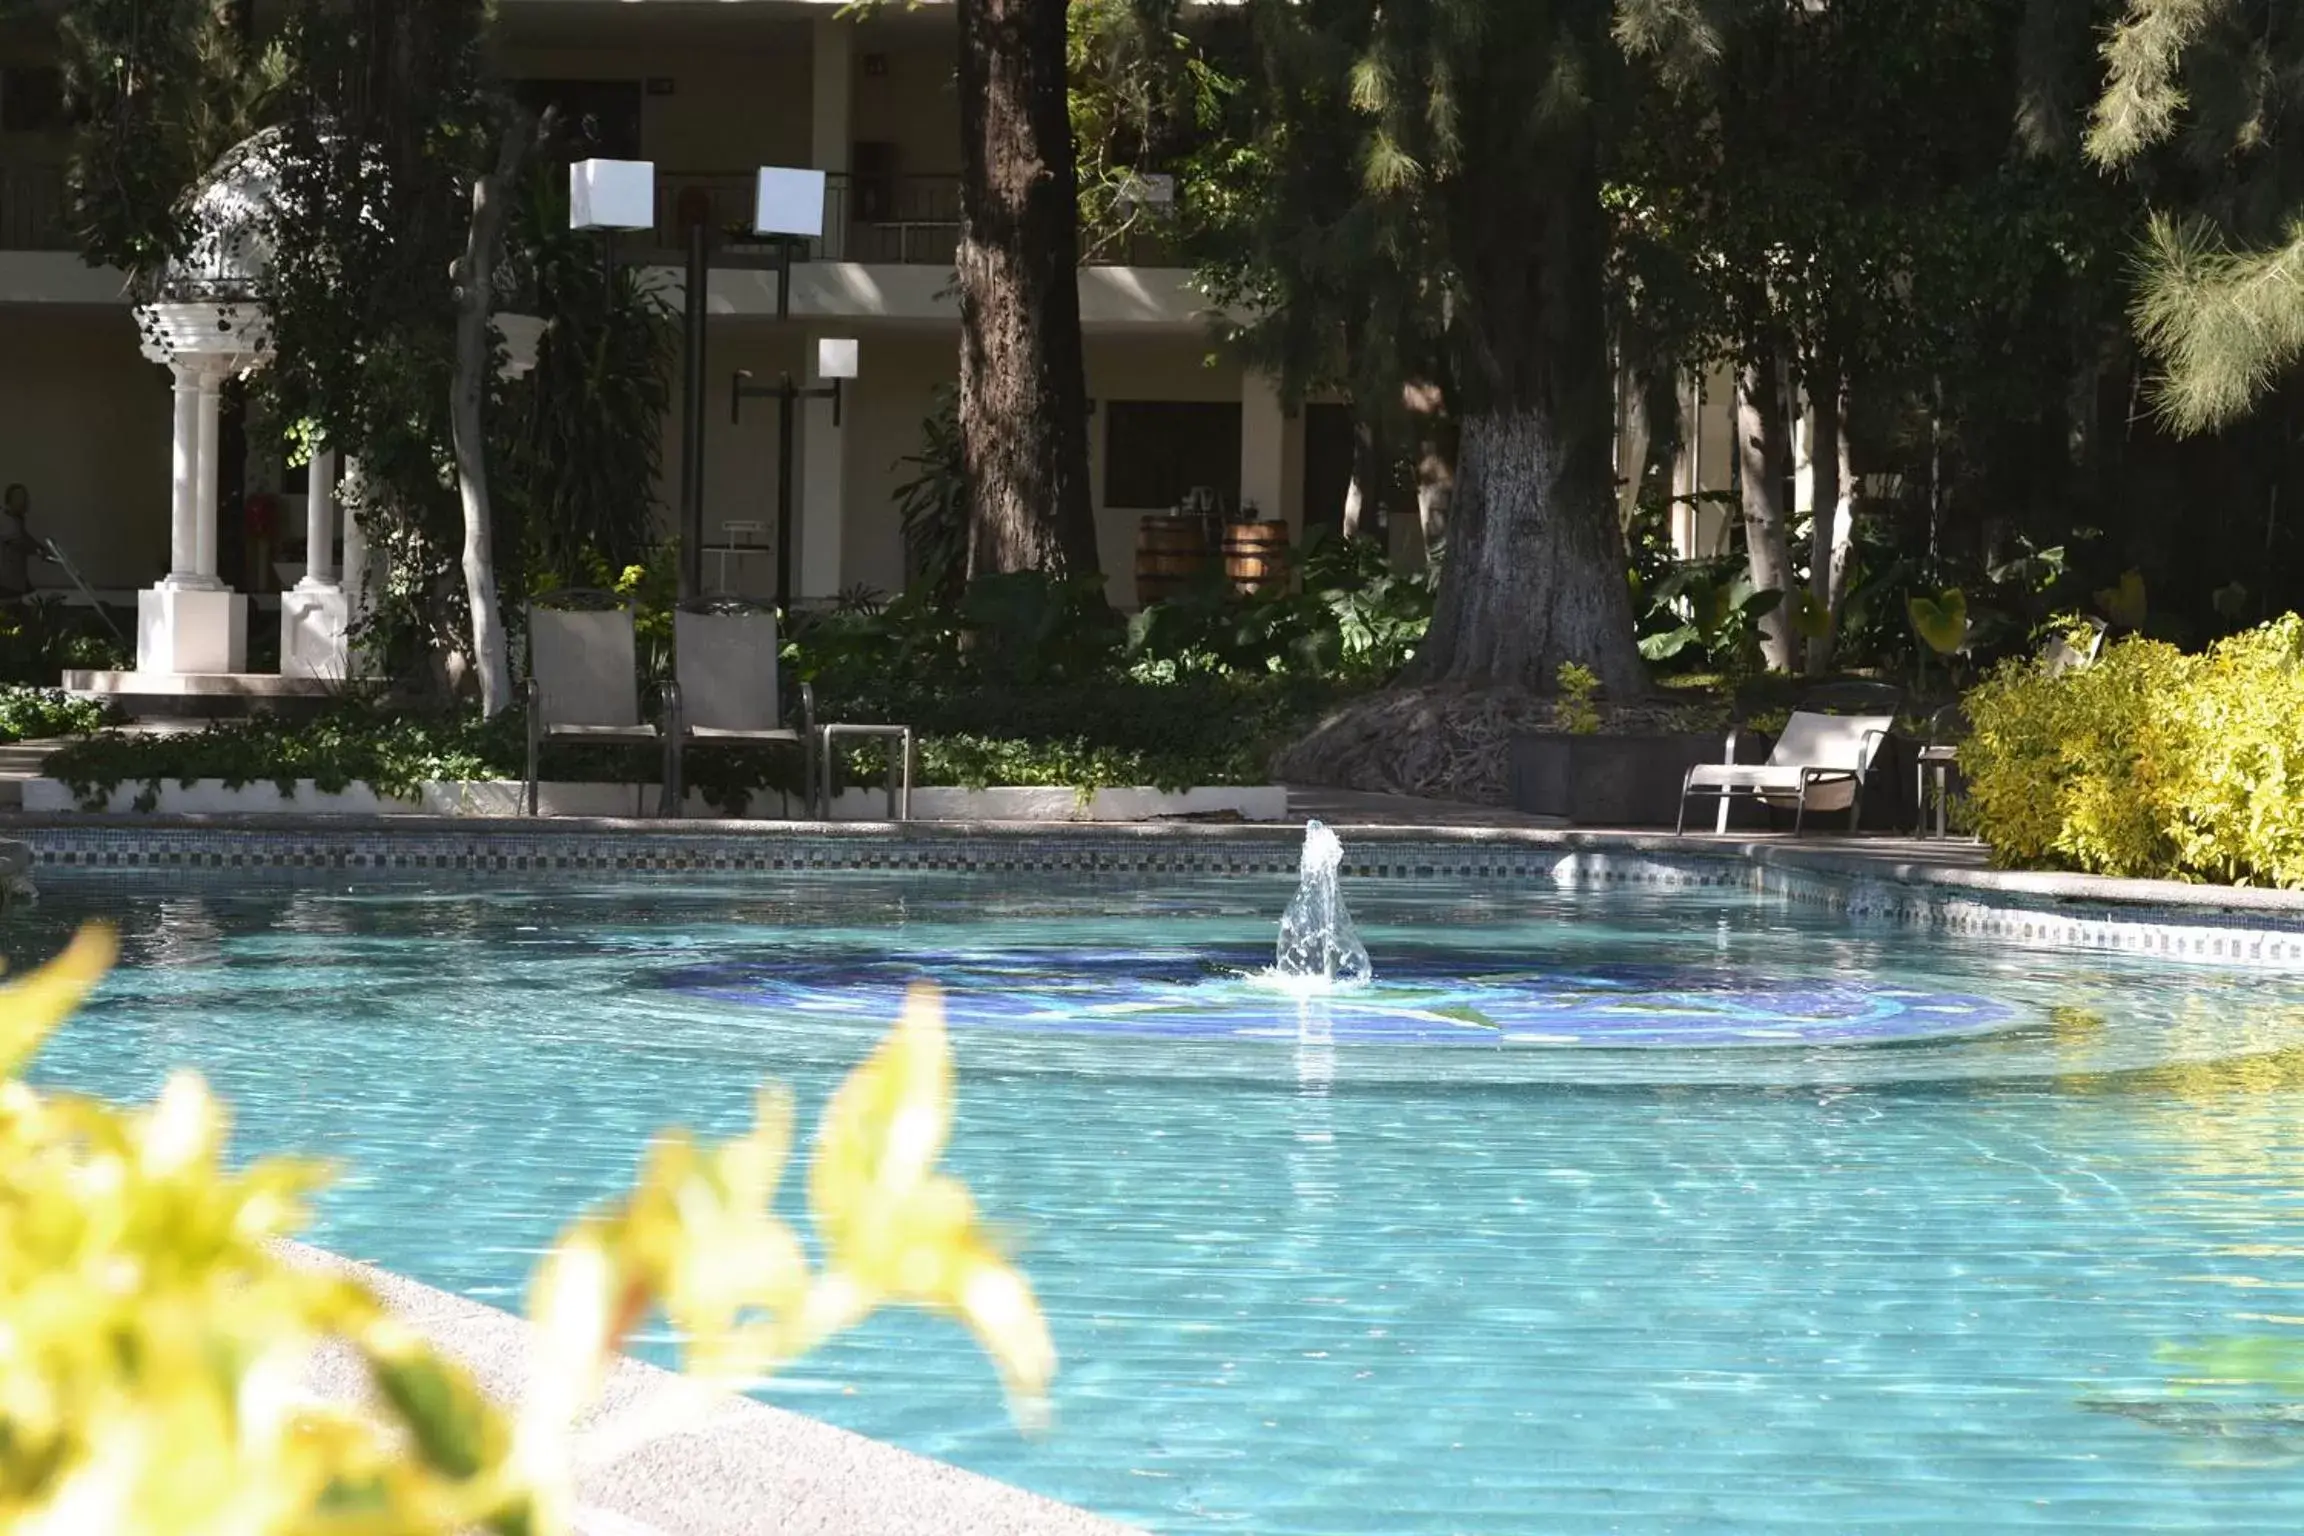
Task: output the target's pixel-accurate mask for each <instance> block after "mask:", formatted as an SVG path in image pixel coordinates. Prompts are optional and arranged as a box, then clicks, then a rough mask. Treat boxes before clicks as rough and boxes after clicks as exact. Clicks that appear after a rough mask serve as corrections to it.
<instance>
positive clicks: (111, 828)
mask: <svg viewBox="0 0 2304 1536" xmlns="http://www.w3.org/2000/svg"><path fill="white" fill-rule="evenodd" d="M1336 830H1337V831H1338V832H1339V833H1340V834H1342V835H1344V836H1345V837H1346V839H1347V844H1346V867H1347V869H1351V868H1353V867H1354V866H1355V865H1363V864H1366V863H1367V862H1369V861H1366V860H1364V859H1355V858H1354V857H1353V856H1352V853H1353V850H1354V849H1355V848H1376V849H1382V850H1386V851H1392V850H1398V849H1404V848H1421V847H1427V846H1428V847H1431V848H1434V849H1452V850H1463V851H1471V850H1483V851H1495V850H1526V851H1528V852H1532V853H1533V852H1552V853H1562V854H1573V853H1595V854H1631V855H1640V856H1647V857H1661V858H1681V859H1690V858H1692V859H1702V860H1708V861H1722V862H1730V863H1742V864H1746V865H1750V866H1753V867H1756V868H1759V869H1776V870H1783V871H1787V872H1796V873H1802V874H1810V875H1822V876H1828V877H1837V878H1840V879H1844V880H1848V881H1851V882H1869V883H1874V884H1887V885H1892V886H1897V887H1904V888H1910V889H1913V890H1943V891H1951V892H1960V893H1966V894H1970V895H1974V896H1979V897H2001V898H2011V897H2013V898H2019V899H2022V900H2024V901H2026V902H2041V903H2048V904H2051V905H2053V906H2070V905H2073V904H2085V905H2088V906H2092V907H2102V908H2108V909H2113V910H2119V909H2123V908H2152V909H2158V910H2161V911H2182V912H2193V913H2199V914H2202V915H2208V914H2229V915H2241V914H2246V915H2248V916H2253V917H2264V918H2275V919H2280V918H2285V919H2292V920H2294V921H2296V922H2298V923H2299V924H2304V891H2285V890H2276V889H2267V888H2260V887H2248V886H2213V885H2196V884H2188V883H2185V882H2181V881H2174V880H2128V879H2116V878H2112V877H2109V876H2103V875H2086V874H2074V873H2060V872H2040V871H2018V870H1998V869H1990V868H1983V867H1977V866H1975V865H1973V864H1968V863H1960V862H1953V861H1951V860H1950V859H1945V860H1941V861H1940V860H1936V859H1931V858H1928V857H1927V856H1926V855H1925V854H1924V853H1922V852H1919V851H1918V850H1919V849H1920V848H1921V847H1922V845H1919V844H1916V843H1915V842H1914V841H1912V840H1909V839H1874V838H1865V837H1853V838H1830V839H1826V838H1816V839H1810V840H1800V841H1795V840H1792V839H1789V838H1784V837H1753V836H1739V835H1736V834H1691V835H1674V834H1671V833H1664V832H1641V831H1610V830H1598V829H1580V828H1574V829H1572V828H1556V827H1467V826H1439V825H1416V824H1384V825H1373V824H1363V825H1354V824H1351V823H1341V822H1340V823H1338V824H1337V828H1336ZM135 832H144V833H150V834H155V835H165V836H166V837H168V838H169V840H170V841H171V843H173V844H176V845H178V846H180V847H190V846H194V845H196V844H197V843H198V842H199V841H200V840H201V839H200V836H199V835H200V834H207V835H208V836H209V837H212V838H213V839H215V842H216V845H217V847H216V849H209V850H204V851H208V852H214V851H217V850H218V849H223V848H229V847H231V846H232V844H233V843H234V842H235V841H237V840H241V839H254V838H260V837H264V836H270V837H274V838H286V839H290V840H295V841H300V842H304V843H307V844H309V845H311V847H312V851H313V852H314V853H320V852H322V851H323V850H337V851H343V850H348V849H351V848H353V847H355V846H356V845H359V844H362V843H375V842H399V841H430V842H439V843H447V844H454V843H463V844H466V845H468V848H469V850H470V853H468V854H467V855H466V856H470V854H472V853H480V852H482V850H483V849H484V848H485V846H486V845H488V844H491V843H495V842H499V841H504V840H512V839H518V840H538V839H544V840H552V839H566V840H569V841H573V842H607V843H616V842H626V841H628V842H629V843H630V844H631V845H632V846H633V847H634V848H636V849H637V848H647V847H650V846H655V847H670V846H674V845H678V844H681V843H684V842H707V843H710V842H728V841H730V840H736V841H741V842H742V843H744V844H746V845H747V846H758V847H771V846H774V845H777V844H786V845H791V844H799V843H829V844H834V845H841V844H847V845H870V846H874V847H895V848H905V849H914V850H918V849H924V848H934V847H937V846H940V845H946V846H948V845H958V846H961V847H975V848H991V847H999V846H1002V845H1013V844H1019V843H1031V842H1056V843H1063V842H1067V841H1070V842H1075V843H1079V844H1087V845H1095V844H1104V843H1120V844H1125V845H1129V846H1131V847H1134V848H1137V849H1143V850H1156V849H1163V848H1168V849H1184V848H1189V847H1192V846H1195V845H1198V846H1213V847H1235V848H1236V847H1240V846H1242V845H1246V846H1254V847H1257V848H1260V849H1278V850H1286V851H1292V850H1293V849H1294V847H1295V846H1296V844H1297V842H1298V841H1299V840H1300V839H1301V837H1302V835H1303V834H1302V824H1301V823H1300V822H1296V821H1287V822H1278V823H1272V822H1251V823H1210V822H1192V821H1160V822H1077V821H1045V822H1018V821H999V822H983V821H976V822H970V821H946V822H923V821H912V822H885V821H833V822H800V821H750V820H718V819H713V820H707V819H703V818H686V819H682V820H679V821H673V822H665V821H661V820H653V819H649V820H641V819H632V818H611V817H549V818H524V817H464V816H406V815H391V816H350V815H347V816H333V815H331V816H313V815H301V814H294V813H280V814H271V813H244V814H212V815H135V814H100V813H99V814H92V813H54V814H42V813H27V814H22V815H18V816H14V817H10V818H7V819H6V820H5V821H4V822H0V836H12V837H15V838H17V839H19V840H21V841H23V842H25V843H28V844H30V845H31V847H32V849H33V855H34V857H33V862H34V864H35V865H36V866H38V865H55V864H58V863H70V862H78V861H77V860H67V859H61V858H59V857H57V856H56V854H57V852H58V849H59V845H60V844H62V843H65V842H69V841H71V840H73V839H74V836H75V834H78V835H82V836H85V835H89V834H96V835H102V834H106V833H111V834H128V833H135ZM1950 846H1963V845H1950ZM1964 846H1966V847H1969V848H1973V847H1974V845H1973V844H1969V845H1964ZM1947 851H1949V848H1948V850H1947ZM106 862H117V861H116V860H113V861H106ZM139 862H141V861H139ZM152 862H154V863H156V864H157V863H159V862H160V861H152ZM175 862H181V861H175ZM269 862H282V863H285V862H295V861H292V860H287V859H282V860H275V861H269ZM307 862H308V861H307ZM644 867H690V865H688V864H673V865H669V866H661V865H660V864H659V863H658V862H656V861H649V862H647V863H646V864H645V866H644Z"/></svg>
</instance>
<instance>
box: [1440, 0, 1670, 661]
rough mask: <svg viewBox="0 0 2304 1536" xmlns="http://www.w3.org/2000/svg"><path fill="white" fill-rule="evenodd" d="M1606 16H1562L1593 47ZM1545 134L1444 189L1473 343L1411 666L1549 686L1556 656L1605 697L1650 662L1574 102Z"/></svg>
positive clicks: (1591, 168) (1590, 169)
mask: <svg viewBox="0 0 2304 1536" xmlns="http://www.w3.org/2000/svg"><path fill="white" fill-rule="evenodd" d="M1606 14H1607V9H1606V7H1605V6H1598V5H1595V6H1591V7H1588V8H1587V11H1586V12H1585V13H1584V14H1582V15H1581V16H1580V21H1581V26H1578V24H1577V23H1576V22H1562V23H1560V24H1559V25H1560V26H1561V29H1562V31H1563V32H1566V31H1567V30H1568V29H1570V28H1571V27H1574V28H1576V30H1578V31H1581V32H1582V33H1584V35H1583V36H1581V37H1579V38H1577V39H1575V41H1576V43H1578V44H1580V45H1581V46H1582V47H1583V48H1586V49H1589V50H1592V52H1591V54H1590V55H1588V56H1593V57H1596V56H1597V54H1598V50H1600V49H1602V48H1605V47H1606V46H1608V45H1607V42H1606V36H1605V30H1604V28H1605V25H1606ZM1500 105H1501V104H1500ZM1511 110H1512V111H1514V112H1518V111H1524V110H1525V107H1524V104H1520V103H1514V104H1512V107H1511ZM1519 121H1521V120H1520V119H1517V118H1503V119H1499V121H1498V122H1497V123H1496V124H1483V125H1481V127H1482V128H1483V129H1484V131H1485V132H1486V133H1488V134H1496V135H1497V136H1498V138H1499V140H1501V141H1504V142H1512V140H1510V138H1509V134H1510V133H1511V132H1513V131H1515V130H1511V129H1505V128H1504V124H1506V123H1508V122H1509V123H1515V124H1516V123H1517V122H1519ZM1500 130H1501V131H1500ZM1546 140H1547V142H1546V143H1545V144H1544V146H1543V149H1544V153H1542V154H1541V155H1536V156H1526V155H1512V154H1504V153H1498V152H1493V151H1491V152H1488V153H1483V154H1481V155H1480V156H1478V157H1477V164H1478V167H1479V169H1478V171H1477V172H1476V173H1474V174H1471V175H1468V176H1467V177H1465V178H1464V179H1463V181H1462V183H1461V184H1460V185H1459V187H1458V188H1457V192H1456V197H1455V198H1454V199H1452V202H1453V203H1454V205H1455V206H1454V207H1453V209H1452V210H1451V217H1450V224H1451V229H1450V235H1451V241H1452V244H1453V245H1454V246H1455V249H1456V253H1457V259H1458V264H1459V270H1460V273H1461V280H1462V287H1463V295H1464V305H1463V312H1462V313H1461V315H1460V316H1459V317H1458V323H1459V325H1460V327H1461V334H1463V335H1464V336H1465V337H1466V338H1467V340H1468V341H1469V343H1470V346H1469V349H1468V356H1467V364H1468V366H1467V368H1466V376H1465V377H1464V379H1463V380H1462V381H1461V384H1462V393H1463V401H1464V407H1463V410H1462V411H1461V413H1460V415H1459V416H1458V426H1459V429H1460V432H1461V439H1460V443H1461V447H1460V450H1459V455H1458V459H1457V466H1456V470H1457V472H1456V494H1455V499H1454V505H1453V507H1452V508H1451V510H1450V514H1449V526H1448V557H1447V559H1446V561H1445V562H1444V563H1443V565H1442V566H1441V571H1440V589H1439V594H1438V600H1437V602H1436V604H1435V609H1434V612H1433V615H1432V628H1431V631H1430V632H1429V634H1428V635H1427V636H1426V638H1425V643H1424V646H1423V649H1422V650H1421V651H1420V652H1419V653H1418V656H1417V667H1418V670H1419V672H1420V673H1421V674H1422V676H1423V677H1424V678H1426V679H1428V680H1431V681H1438V682H1458V683H1473V684H1517V685H1519V686H1522V687H1526V688H1532V689H1536V690H1539V691H1547V690H1550V689H1551V688H1553V687H1554V686H1555V685H1556V683H1557V679H1558V673H1559V668H1560V666H1561V665H1562V663H1564V662H1576V663H1578V664H1580V665H1582V666H1585V667H1588V668H1590V669H1591V670H1592V671H1593V672H1594V673H1596V674H1598V676H1599V678H1600V683H1601V686H1602V687H1603V688H1604V689H1605V690H1606V691H1607V693H1608V695H1609V696H1610V697H1612V698H1617V699H1624V698H1631V697H1637V696H1638V695H1640V694H1642V693H1644V692H1646V690H1647V687H1648V675H1647V671H1646V669H1645V668H1644V667H1643V666H1642V665H1641V662H1640V656H1639V653H1638V652H1637V651H1636V650H1635V649H1634V648H1633V638H1632V636H1633V632H1632V600H1631V592H1630V589H1629V587H1628V586H1627V584H1626V581H1625V556H1624V537H1623V534H1622V532H1621V530H1619V529H1618V527H1617V524H1616V497H1615V494H1614V483H1613V482H1614V473H1613V468H1614V466H1613V460H1614V456H1615V454H1614V437H1615V411H1614V409H1613V399H1612V390H1611V388H1610V370H1609V366H1608V347H1607V337H1606V334H1605V315H1606V306H1605V304H1604V303H1603V300H1602V292H1601V256H1602V240H1603V230H1602V223H1601V217H1600V176H1599V170H1598V160H1597V155H1596V144H1595V133H1594V126H1593V124H1592V122H1591V120H1590V117H1589V114H1579V115H1578V117H1577V118H1575V119H1574V120H1573V121H1563V122H1561V123H1560V124H1559V125H1558V127H1557V128H1556V129H1554V130H1553V131H1551V132H1549V133H1548V134H1547V135H1546ZM1468 158H1469V157H1468Z"/></svg>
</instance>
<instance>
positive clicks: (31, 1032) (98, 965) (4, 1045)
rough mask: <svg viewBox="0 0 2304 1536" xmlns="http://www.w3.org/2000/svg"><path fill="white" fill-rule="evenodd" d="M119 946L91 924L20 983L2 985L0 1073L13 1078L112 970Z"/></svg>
mask: <svg viewBox="0 0 2304 1536" xmlns="http://www.w3.org/2000/svg"><path fill="white" fill-rule="evenodd" d="M118 950H119V945H118V943H117V942H116V941H115V940H114V939H113V937H112V930H111V929H110V928H107V927H105V926H104V925H103V924H101V923H91V924H89V925H88V926H87V927H85V928H83V929H81V930H80V931H79V932H78V933H77V934H75V935H73V938H72V942H71V943H70V944H69V945H67V946H66V947H65V950H64V952H63V953H62V954H60V955H58V956H57V957H56V958H55V959H53V960H51V961H49V962H48V963H47V964H46V965H43V966H41V967H40V968H39V969H38V970H36V971H34V972H32V973H31V974H30V975H29V976H25V977H23V978H21V979H20V980H17V981H13V982H10V983H8V984H7V985H6V986H0V1074H6V1075H8V1076H11V1077H12V1076H14V1075H15V1074H16V1072H17V1070H18V1069H19V1068H21V1067H22V1066H23V1065H24V1063H25V1062H27V1061H29V1060H31V1059H32V1056H33V1055H34V1053H35V1052H37V1051H38V1050H39V1049H40V1047H41V1045H42V1043H43V1042H45V1041H46V1040H47V1038H48V1036H49V1035H50V1034H52V1033H53V1032H54V1031H55V1029H56V1026H57V1025H59V1024H61V1023H63V1022H64V1020H65V1019H67V1018H69V1017H70V1016H71V1013H72V1010H73V1009H74V1008H77V1007H78V1006H80V1000H81V999H82V998H84V997H86V996H87V995H88V994H89V993H90V992H92V991H94V990H95V989H96V984H97V983H98V982H100V981H102V980H103V979H104V973H105V972H106V971H109V970H110V969H112V958H113V956H114V955H115V954H116V953H118Z"/></svg>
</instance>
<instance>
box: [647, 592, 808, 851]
mask: <svg viewBox="0 0 2304 1536" xmlns="http://www.w3.org/2000/svg"><path fill="white" fill-rule="evenodd" d="M672 650H673V662H672V669H673V681H672V683H671V685H670V687H669V688H667V689H666V690H665V706H664V708H665V721H666V724H665V730H666V732H667V733H668V734H669V735H670V737H671V738H672V741H673V743H674V746H675V748H676V749H681V748H685V747H686V746H688V745H689V744H691V743H695V742H711V743H720V744H726V745H734V746H746V745H769V744H777V743H784V744H789V745H790V746H792V747H794V748H796V749H798V751H799V753H800V793H801V800H802V803H803V804H804V805H805V806H806V808H807V811H808V813H809V814H813V813H814V811H815V809H816V775H815V761H816V754H815V751H814V746H815V743H816V737H817V729H816V691H815V689H813V688H811V687H810V686H809V685H808V684H806V683H802V684H801V685H800V687H799V690H798V692H799V705H800V724H799V728H798V729H794V728H793V727H791V726H789V725H787V724H786V723H785V721H786V720H787V719H789V718H790V717H789V715H788V713H787V710H786V703H785V699H784V696H783V694H782V692H781V691H780V689H779V687H778V679H779V678H780V676H781V675H782V674H781V672H780V670H779V668H778V666H777V652H778V647H777V641H776V611H775V610H774V609H773V608H766V607H762V606H761V605H759V604H757V603H749V602H746V601H744V600H743V599H741V598H706V599H703V600H702V601H699V602H695V603H690V604H688V605H686V606H685V607H682V608H681V609H680V610H679V611H677V612H676V613H674V614H673V616H672ZM680 768H681V752H680V751H679V750H675V751H674V752H673V753H672V756H671V773H672V778H671V779H670V780H669V781H668V790H667V793H666V796H665V798H666V800H667V802H668V803H669V805H670V806H671V814H672V815H675V816H677V815H679V814H680V808H681V805H682V803H683V801H684V800H685V798H686V795H685V789H684V786H683V785H682V783H681V782H680V777H679V775H680Z"/></svg>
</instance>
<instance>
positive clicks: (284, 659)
mask: <svg viewBox="0 0 2304 1536" xmlns="http://www.w3.org/2000/svg"><path fill="white" fill-rule="evenodd" d="M351 623H352V599H351V597H350V595H349V594H347V593H346V592H345V591H344V589H343V588H342V587H339V586H337V585H336V584H335V583H334V582H298V583H297V584H296V585H295V587H294V588H292V589H291V590H289V591H286V592H283V593H281V594H280V675H281V676H282V677H313V678H323V679H326V680H328V681H330V682H342V681H343V680H344V679H345V678H346V677H348V676H350V675H351V670H352V668H351V661H352V648H351V645H350V643H349V642H348V640H347V638H346V631H347V630H349V629H350V628H351Z"/></svg>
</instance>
